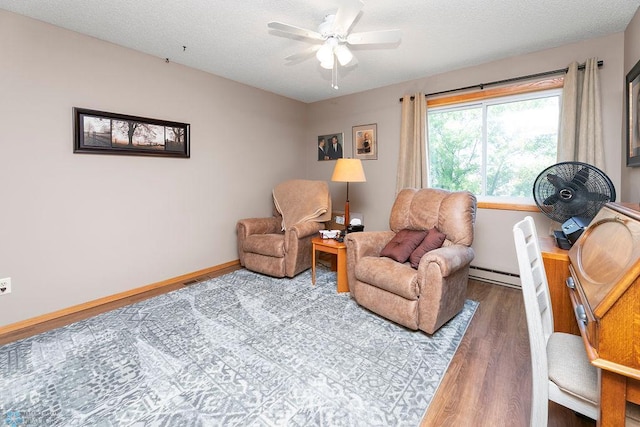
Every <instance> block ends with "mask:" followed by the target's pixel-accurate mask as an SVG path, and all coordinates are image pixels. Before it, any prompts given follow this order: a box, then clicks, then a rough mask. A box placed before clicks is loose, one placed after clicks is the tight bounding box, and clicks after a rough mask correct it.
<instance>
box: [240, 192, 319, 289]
mask: <svg viewBox="0 0 640 427" xmlns="http://www.w3.org/2000/svg"><path fill="white" fill-rule="evenodd" d="M273 203H274V210H273V211H274V212H273V216H272V217H269V218H247V219H242V220H240V221H238V223H237V225H236V231H237V239H238V256H239V258H240V264H241V265H242V266H243V267H245V268H247V269H248V270H252V271H255V272H258V273H262V274H267V275H269V276H273V277H285V276H286V277H294V276H295V275H297V274H299V273H301V272H302V271H304V270H307V269H308V268H310V267H311V255H312V254H311V246H312V245H311V239H312V238H313V237H317V236H319V234H318V232H319V231H320V230H322V229H324V222H326V221H329V220H330V219H331V196H330V194H329V187H328V185H327V183H326V182H325V181H309V180H291V181H285V182H283V183H281V184H278V185H277V186H276V187H275V188H274V189H273Z"/></svg>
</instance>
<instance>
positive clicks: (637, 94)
mask: <svg viewBox="0 0 640 427" xmlns="http://www.w3.org/2000/svg"><path fill="white" fill-rule="evenodd" d="M639 103H640V61H638V63H637V64H636V65H634V67H633V68H632V69H631V71H629V74H627V77H626V107H627V108H626V109H627V117H626V120H625V123H626V134H627V166H634V167H637V166H640V104H639Z"/></svg>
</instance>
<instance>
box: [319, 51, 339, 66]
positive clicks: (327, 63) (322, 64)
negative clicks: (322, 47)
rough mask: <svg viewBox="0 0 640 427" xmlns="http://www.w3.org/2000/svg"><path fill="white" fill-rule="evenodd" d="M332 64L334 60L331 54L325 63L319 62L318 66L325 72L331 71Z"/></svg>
mask: <svg viewBox="0 0 640 427" xmlns="http://www.w3.org/2000/svg"><path fill="white" fill-rule="evenodd" d="M334 63H335V59H334V57H333V53H332V54H331V56H330V57H329V59H328V60H327V61H320V66H321V67H322V68H324V69H325V70H332V69H333V64H334Z"/></svg>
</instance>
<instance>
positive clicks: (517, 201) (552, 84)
mask: <svg viewBox="0 0 640 427" xmlns="http://www.w3.org/2000/svg"><path fill="white" fill-rule="evenodd" d="M563 87H564V75H562V76H555V77H547V78H544V79H540V80H536V81H528V82H522V83H518V84H512V85H508V86H501V87H497V88H492V89H481V90H479V91H473V92H466V93H462V94H457V95H448V96H437V97H433V98H428V97H427V99H426V103H427V116H428V114H429V110H430V109H431V110H433V109H437V110H446V109H449V108H450V109H455V108H458V107H460V108H462V107H466V106H471V105H473V104H476V105H477V104H484V103H486V102H487V101H491V102H493V101H496V102H499V101H500V100H499V99H498V98H507V99H510V100H517V99H518V97H517V95H523V99H526V98H529V97H528V96H524V95H529V94H531V93H540V95H541V97H542V96H544V95H543V94H542V92H550V93H552V92H555V91H556V90H559V93H558V94H559V96H560V103H561V105H562V91H561V90H562V88H563ZM484 108H486V105H483V109H484ZM483 114H484V113H483ZM427 120H428V117H427ZM426 131H427V132H428V129H427V130H426ZM484 133H485V129H484V123H483V136H484ZM484 145H485V144H483V150H486V147H485V146H484ZM485 167H486V165H484V166H483V169H484V168H485ZM485 172H486V171H485V170H483V172H482V173H483V174H485ZM483 179H484V177H483ZM476 197H477V198H478V208H480V209H499V210H517V211H527V212H538V211H539V208H538V207H537V205H536V204H535V201H534V199H533V196H531V197H511V198H510V197H494V196H477V195H476Z"/></svg>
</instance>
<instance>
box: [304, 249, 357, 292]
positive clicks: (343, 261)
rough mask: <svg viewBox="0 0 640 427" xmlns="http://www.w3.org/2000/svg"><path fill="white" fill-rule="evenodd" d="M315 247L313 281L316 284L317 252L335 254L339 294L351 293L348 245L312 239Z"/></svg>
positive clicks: (312, 263)
mask: <svg viewBox="0 0 640 427" xmlns="http://www.w3.org/2000/svg"><path fill="white" fill-rule="evenodd" d="M311 244H312V246H313V248H312V251H313V254H312V261H311V281H312V283H313V284H314V285H315V284H316V251H320V252H326V253H330V254H335V255H336V258H337V263H336V264H337V265H336V276H337V278H338V280H337V281H338V292H349V281H348V279H347V245H345V244H344V243H341V242H336V241H335V240H333V239H323V238H321V237H314V238H313V239H311Z"/></svg>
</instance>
